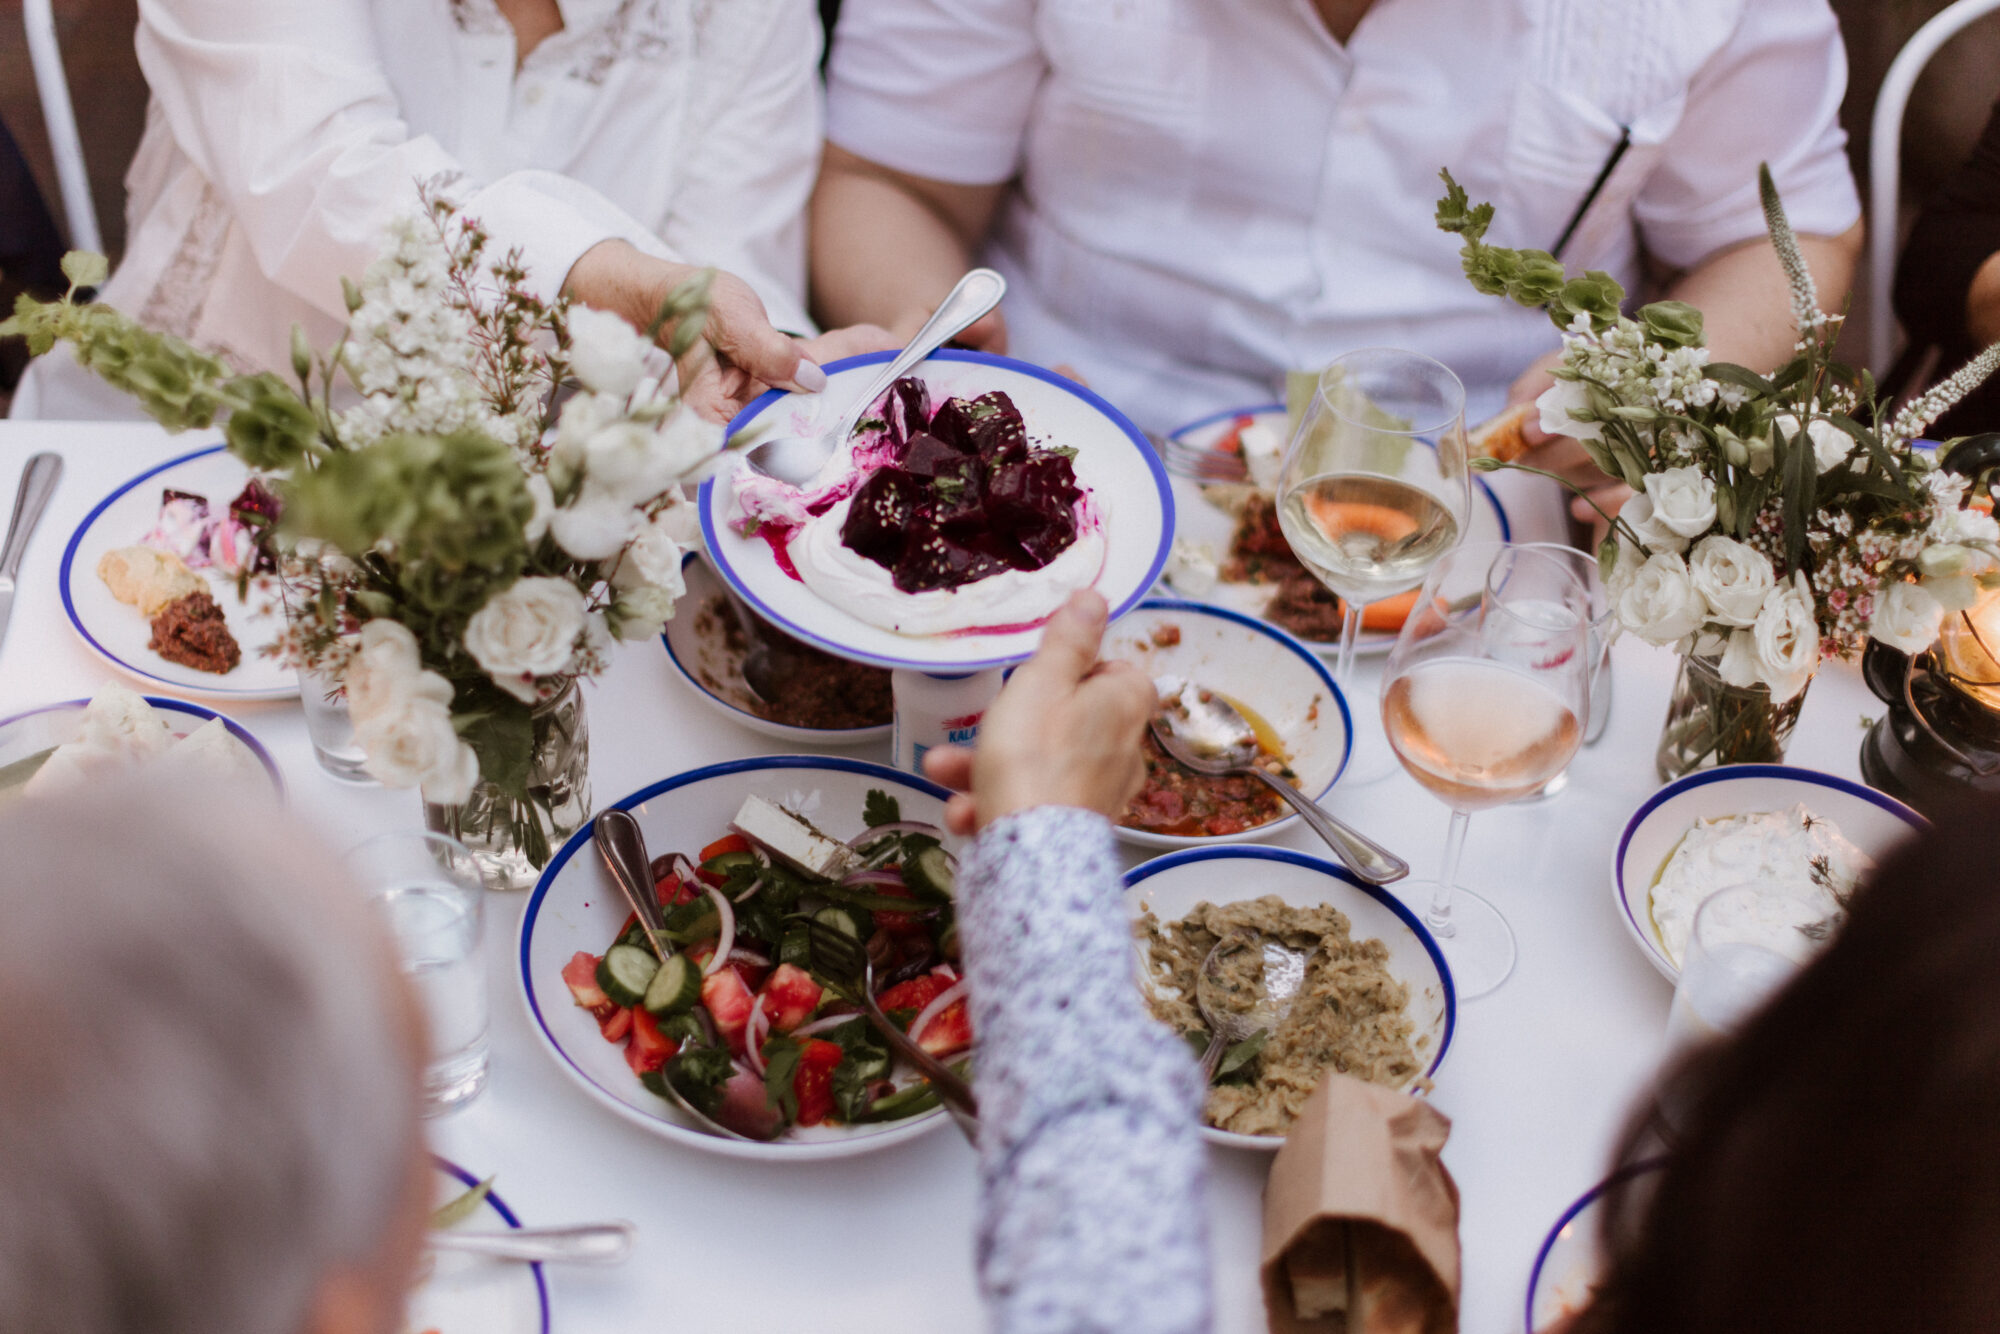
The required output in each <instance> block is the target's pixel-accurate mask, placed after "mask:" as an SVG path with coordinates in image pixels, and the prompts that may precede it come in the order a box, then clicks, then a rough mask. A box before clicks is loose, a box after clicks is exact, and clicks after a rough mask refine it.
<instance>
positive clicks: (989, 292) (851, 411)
mask: <svg viewBox="0 0 2000 1334" xmlns="http://www.w3.org/2000/svg"><path fill="white" fill-rule="evenodd" d="M1005 295H1007V280H1006V279H1005V278H1002V277H1001V276H1000V275H999V274H997V273H995V272H994V271H993V270H992V269H974V270H972V271H971V272H970V273H968V274H966V275H965V276H964V277H963V278H960V279H959V280H958V286H956V287H954V288H952V289H951V295H949V296H947V297H946V298H945V299H944V300H943V301H942V302H941V303H939V305H938V308H937V309H936V310H935V311H933V312H931V317H930V319H928V320H926V321H925V322H924V327H923V328H921V329H919V330H917V333H916V337H914V338H912V339H911V340H910V343H909V346H908V347H905V348H904V349H903V350H902V351H901V352H900V353H898V354H897V355H896V356H895V358H894V359H893V360H891V361H890V362H889V364H888V365H886V366H884V367H883V368H882V372H881V374H879V375H877V376H876V377H875V378H874V380H872V381H871V382H870V383H869V385H868V387H867V388H866V389H864V390H863V391H862V392H861V396H860V397H859V398H857V399H855V400H854V402H853V403H852V404H850V405H849V406H848V408H847V410H846V411H845V412H843V413H842V414H841V415H840V418H839V420H837V421H836V422H834V423H833V424H832V426H830V427H828V428H826V429H824V430H821V431H819V432H818V433H817V434H814V435H809V436H779V437H777V438H775V439H772V440H766V441H764V442H762V443H761V444H758V445H753V446H752V447H751V449H750V452H749V453H748V454H746V455H744V457H745V458H746V459H747V460H748V461H749V463H750V466H751V467H752V468H755V469H756V470H757V471H758V472H761V473H763V474H764V475H765V476H766V477H773V478H776V479H777V480H778V481H781V482H789V483H790V484H791V485H793V486H803V485H805V484H806V483H807V482H810V481H811V480H812V479H813V478H814V477H815V476H817V475H818V473H819V470H820V469H821V468H822V467H824V466H826V461H827V460H828V459H830V458H832V457H833V455H834V451H835V450H837V449H839V448H840V447H841V446H842V445H843V444H845V443H846V442H847V438H848V437H849V436H851V435H853V434H854V425H855V423H856V422H858V421H860V420H861V414H862V413H864V412H866V411H868V409H869V408H870V407H871V406H873V405H874V402H875V400H876V399H878V398H880V397H881V396H882V392H883V391H884V390H886V389H887V388H888V387H889V386H890V385H892V384H894V383H895V382H896V381H898V380H900V379H902V378H903V376H904V375H906V374H908V373H909V371H910V369H911V367H913V366H915V365H917V363H919V362H921V361H923V360H924V359H925V358H927V357H929V356H930V354H931V353H933V352H935V351H937V350H938V349H939V348H941V347H943V346H944V345H945V344H946V343H948V342H950V341H951V340H952V339H953V338H955V337H956V336H958V335H959V334H961V333H963V332H964V331H965V330H966V328H967V327H968V326H969V325H971V324H972V323H973V322H974V321H975V320H977V319H979V318H980V317H981V316H982V315H984V314H986V313H987V312H988V311H990V310H992V309H993V308H994V307H995V306H997V305H999V304H1000V298H1001V297H1003V296H1005Z"/></svg>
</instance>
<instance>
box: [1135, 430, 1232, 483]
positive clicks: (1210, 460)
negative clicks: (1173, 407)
mask: <svg viewBox="0 0 2000 1334" xmlns="http://www.w3.org/2000/svg"><path fill="white" fill-rule="evenodd" d="M1146 439H1147V440H1148V441H1149V442H1150V443H1151V444H1152V446H1153V450H1154V452H1155V453H1157V454H1158V455H1159V456H1160V462H1161V463H1163V464H1165V465H1166V469H1167V471H1168V472H1170V473H1173V474H1175V475H1176V476H1180V477H1186V478H1188V479H1189V480H1191V481H1196V482H1202V483H1205V484H1208V485H1215V484H1219V483H1225V482H1247V481H1249V480H1250V465H1249V464H1247V463H1245V462H1244V461H1243V456H1242V455H1241V454H1238V453H1235V452H1233V451H1231V450H1225V449H1211V448H1209V447H1208V446H1206V445H1191V444H1189V443H1188V442H1187V441H1185V440H1176V439H1175V438H1174V437H1173V436H1170V435H1151V434H1149V435H1147V437H1146Z"/></svg>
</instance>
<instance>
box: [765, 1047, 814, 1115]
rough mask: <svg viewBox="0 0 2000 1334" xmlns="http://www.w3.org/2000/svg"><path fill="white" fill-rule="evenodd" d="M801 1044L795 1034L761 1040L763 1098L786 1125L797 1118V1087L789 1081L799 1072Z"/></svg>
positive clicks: (801, 1052)
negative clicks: (762, 1041)
mask: <svg viewBox="0 0 2000 1334" xmlns="http://www.w3.org/2000/svg"><path fill="white" fill-rule="evenodd" d="M804 1054H805V1048H804V1047H802V1046H801V1045H799V1042H798V1040H797V1039H796V1038H788V1037H784V1036H782V1035H780V1036H778V1037H774V1038H771V1039H770V1040H768V1041H767V1042H765V1043H764V1101H766V1102H768V1103H770V1104H771V1107H772V1109H773V1110H774V1111H776V1112H777V1113H778V1114H779V1115H780V1116H782V1117H784V1118H785V1123H786V1124H787V1125H789V1124H791V1123H792V1122H794V1121H796V1120H798V1119H799V1091H798V1089H796V1088H795V1087H793V1084H792V1081H793V1079H794V1078H795V1077H796V1076H797V1075H798V1073H799V1057H800V1056H802V1055H804Z"/></svg>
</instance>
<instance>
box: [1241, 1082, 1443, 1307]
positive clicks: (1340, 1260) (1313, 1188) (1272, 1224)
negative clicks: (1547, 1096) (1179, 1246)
mask: <svg viewBox="0 0 2000 1334" xmlns="http://www.w3.org/2000/svg"><path fill="white" fill-rule="evenodd" d="M1450 1134H1451V1122H1450V1121H1448V1120H1446V1119H1445V1117H1444V1115H1443V1114H1442V1113H1440V1112H1439V1111H1438V1110H1437V1109H1436V1108H1434V1107H1432V1106H1431V1105H1430V1104H1429V1103H1427V1102H1425V1101H1423V1100H1422V1099H1420V1098H1413V1097H1411V1096H1410V1095H1409V1094H1407V1093H1397V1092H1392V1091H1391V1090H1389V1089H1385V1088H1381V1087H1378V1086H1377V1085H1374V1084H1369V1083H1365V1082H1363V1081H1361V1080H1359V1079H1355V1078H1353V1077H1352V1076H1350V1075H1343V1074H1337V1073H1335V1072H1332V1071H1329V1072H1328V1073H1327V1075H1326V1078H1324V1079H1323V1080H1321V1081H1320V1086H1319V1087H1318V1088H1317V1089H1315V1090H1314V1091H1313V1095H1312V1097H1311V1099H1309V1100H1308V1101H1307V1103H1306V1105H1305V1110H1304V1111H1302V1112H1301V1113H1300V1114H1299V1119H1298V1120H1297V1121H1296V1122H1295V1123H1293V1125H1292V1130H1291V1134H1289V1135H1288V1136H1286V1138H1285V1144H1284V1147H1283V1148H1281V1149H1279V1150H1278V1156H1277V1158H1276V1159H1275V1160H1273V1162H1272V1163H1271V1176H1270V1179H1269V1180H1268V1181H1267V1182H1266V1183H1265V1186H1264V1252H1263V1255H1264V1264H1263V1279H1264V1311H1265V1315H1266V1318H1267V1319H1268V1320H1269V1322H1270V1327H1271V1332H1272V1334H1342V1332H1343V1331H1344V1332H1345V1334H1450V1331H1452V1330H1454V1329H1456V1328H1457V1326H1458V1282H1459V1252H1458V1187H1457V1186H1456V1185H1455V1184H1454V1183H1453V1182H1452V1179H1451V1174H1450V1173H1449V1172H1447V1171H1446V1170H1445V1167H1444V1164H1443V1163H1442V1162H1441V1161H1439V1158H1438V1155H1439V1153H1440V1152H1441V1151H1442V1150H1443V1149H1444V1142H1445V1139H1446V1137H1447V1136H1449V1135H1450Z"/></svg>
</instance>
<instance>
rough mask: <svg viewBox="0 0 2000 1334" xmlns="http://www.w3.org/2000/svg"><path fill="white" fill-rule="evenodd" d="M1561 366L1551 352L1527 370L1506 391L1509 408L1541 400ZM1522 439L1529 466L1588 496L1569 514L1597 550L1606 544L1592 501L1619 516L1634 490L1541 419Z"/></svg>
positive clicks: (1533, 419) (1574, 500) (1532, 421)
mask: <svg viewBox="0 0 2000 1334" xmlns="http://www.w3.org/2000/svg"><path fill="white" fill-rule="evenodd" d="M1561 364H1562V353H1560V352H1551V353H1549V354H1548V355H1547V356H1545V357H1543V358H1542V359H1541V360H1539V361H1537V362H1536V363H1535V364H1534V365H1532V366H1530V367H1528V369H1527V370H1526V371H1524V372H1522V375H1521V378H1520V379H1518V380H1516V381H1514V385H1513V388H1511V389H1509V390H1508V391H1507V406H1508V407H1512V406H1514V405H1515V404H1516V403H1529V402H1533V401H1534V400H1535V399H1537V398H1540V397H1541V396H1542V393H1543V391H1544V390H1546V389H1548V388H1549V387H1550V386H1551V385H1553V384H1554V383H1555V382H1556V381H1555V377H1554V376H1553V375H1551V374H1549V372H1550V370H1552V369H1553V368H1554V367H1556V366H1559V365H1561ZM1521 435H1522V438H1523V439H1525V440H1526V441H1527V442H1528V444H1529V446H1530V447H1531V449H1532V453H1531V454H1530V455H1529V457H1528V459H1527V460H1526V461H1527V462H1528V463H1530V464H1532V465H1533V466H1534V467H1537V468H1544V469H1546V470H1548V471H1549V472H1552V473H1555V474H1556V475H1557V476H1559V477H1562V478H1565V479H1567V480H1568V481H1570V482H1573V483H1575V484H1576V485H1577V486H1579V487H1581V488H1583V490H1584V491H1586V492H1588V493H1589V495H1590V500H1588V501H1587V500H1585V499H1584V498H1583V497H1582V496H1573V497H1571V499H1570V502H1569V512H1570V513H1571V514H1572V515H1573V516H1575V518H1576V520H1577V521H1578V522H1579V523H1587V524H1589V525H1590V526H1591V533H1592V538H1591V544H1592V546H1593V547H1595V545H1596V544H1597V543H1598V542H1601V541H1603V540H1604V533H1605V528H1606V525H1605V522H1604V519H1603V517H1602V516H1600V515H1599V514H1598V512H1597V510H1594V509H1592V508H1591V501H1595V502H1596V503H1597V506H1598V508H1599V509H1602V510H1603V511H1604V513H1605V514H1616V513H1618V507H1619V506H1621V505H1623V504H1624V503H1625V501H1626V499H1627V498H1628V497H1629V496H1630V495H1631V494H1632V488H1631V487H1629V486H1627V485H1625V483H1623V482H1622V481H1619V480H1618V479H1617V478H1615V477H1607V476H1606V475H1605V474H1604V472H1603V470H1602V469H1600V468H1599V467H1598V466H1597V465H1596V464H1595V463H1593V462H1592V461H1591V458H1590V455H1589V454H1588V453H1586V452H1585V451H1584V448H1583V446H1582V445H1580V444H1578V443H1577V442H1576V441H1575V440H1573V439H1571V438H1570V437H1569V436H1566V435H1550V434H1549V433H1548V432H1547V431H1544V430H1543V429H1542V422H1541V418H1540V417H1539V416H1538V415H1534V414H1531V415H1530V416H1529V418H1528V420H1527V423H1526V425H1525V426H1524V427H1523V428H1522V431H1521Z"/></svg>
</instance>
